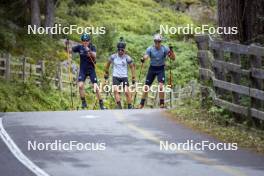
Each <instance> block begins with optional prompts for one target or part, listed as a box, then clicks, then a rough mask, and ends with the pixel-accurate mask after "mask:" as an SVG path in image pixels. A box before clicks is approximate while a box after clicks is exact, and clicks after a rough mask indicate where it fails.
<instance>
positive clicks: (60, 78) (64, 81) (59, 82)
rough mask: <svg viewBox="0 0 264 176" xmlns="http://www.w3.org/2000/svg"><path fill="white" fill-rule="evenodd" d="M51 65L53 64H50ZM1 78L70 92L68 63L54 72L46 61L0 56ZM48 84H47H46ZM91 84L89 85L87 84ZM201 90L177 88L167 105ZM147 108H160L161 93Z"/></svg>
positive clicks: (194, 84)
mask: <svg viewBox="0 0 264 176" xmlns="http://www.w3.org/2000/svg"><path fill="white" fill-rule="evenodd" d="M49 64H51V62H49ZM77 69H78V68H76V71H73V69H71V71H72V72H71V74H72V79H73V81H72V83H73V86H74V92H75V95H77V92H76V91H77V88H76V86H77V85H76V80H77V75H78V72H77ZM46 72H52V73H54V74H46ZM0 78H3V79H6V80H8V81H11V80H18V81H23V82H26V81H28V80H33V81H34V82H35V83H36V84H37V85H41V84H42V82H43V81H44V79H45V80H48V81H49V84H51V85H52V86H53V87H54V88H57V89H59V90H64V91H67V90H70V89H69V86H70V81H69V70H68V63H67V62H62V63H54V65H53V67H52V70H50V68H48V65H47V63H45V62H44V61H39V63H38V64H31V63H29V62H28V60H27V59H26V58H14V57H11V55H10V54H5V55H1V56H0ZM46 83H47V82H46ZM87 84H89V83H87ZM198 89H199V85H198V84H197V82H195V81H190V83H189V84H187V85H186V86H185V87H181V86H177V85H176V86H175V87H174V88H173V89H172V90H171V92H166V94H165V104H166V105H167V107H170V108H173V107H175V106H176V105H177V103H178V102H180V101H179V100H182V99H185V98H188V97H194V96H195V95H196V94H197V92H198ZM141 95H142V92H138V96H137V98H138V100H140V98H141ZM146 106H148V107H151V108H156V107H159V93H158V92H149V95H148V98H147V102H146Z"/></svg>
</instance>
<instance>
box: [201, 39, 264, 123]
mask: <svg viewBox="0 0 264 176" xmlns="http://www.w3.org/2000/svg"><path fill="white" fill-rule="evenodd" d="M196 42H197V45H198V49H199V51H198V60H199V64H200V68H199V72H200V82H201V85H202V87H201V94H202V103H203V104H206V101H207V100H206V99H207V98H208V97H209V95H210V94H211V95H212V96H211V97H212V98H213V101H214V103H215V104H216V105H217V106H220V107H222V108H225V109H227V110H229V111H231V112H234V113H236V114H240V115H244V116H246V117H249V118H251V117H254V118H257V119H261V120H264V86H263V85H264V48H263V47H260V46H256V45H253V44H252V45H249V46H247V45H241V44H237V43H230V42H225V41H221V40H218V39H212V38H211V37H210V36H208V35H199V36H196Z"/></svg>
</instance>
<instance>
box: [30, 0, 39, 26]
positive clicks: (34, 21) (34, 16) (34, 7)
mask: <svg viewBox="0 0 264 176" xmlns="http://www.w3.org/2000/svg"><path fill="white" fill-rule="evenodd" d="M30 8H31V25H32V26H33V25H36V27H40V8H39V0H31V1H30Z"/></svg>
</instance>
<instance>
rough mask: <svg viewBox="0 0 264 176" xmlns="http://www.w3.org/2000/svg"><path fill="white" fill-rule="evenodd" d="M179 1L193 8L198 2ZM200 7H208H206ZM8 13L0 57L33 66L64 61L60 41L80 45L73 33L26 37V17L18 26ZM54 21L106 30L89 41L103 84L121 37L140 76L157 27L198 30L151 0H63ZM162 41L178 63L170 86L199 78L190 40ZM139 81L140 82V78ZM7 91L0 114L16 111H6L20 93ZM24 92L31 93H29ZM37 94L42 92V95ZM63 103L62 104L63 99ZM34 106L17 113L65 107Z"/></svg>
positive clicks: (2, 23) (1, 20)
mask: <svg viewBox="0 0 264 176" xmlns="http://www.w3.org/2000/svg"><path fill="white" fill-rule="evenodd" d="M180 2H182V3H197V1H188V2H187V1H180ZM201 2H202V1H201ZM170 3H171V2H170ZM202 3H207V4H208V2H202ZM209 4H210V3H209ZM8 8H10V7H8V6H6V7H4V6H3V7H1V8H0V14H1V15H2V17H0V39H1V41H3V42H1V43H0V51H1V52H9V53H11V54H12V55H15V56H27V57H28V58H30V61H31V62H32V63H35V62H37V61H38V60H39V59H43V60H46V62H50V61H52V62H54V61H63V60H66V59H67V54H66V52H65V50H64V46H63V45H62V43H61V42H60V41H59V40H60V39H64V38H70V39H71V40H74V41H77V42H79V37H80V36H79V35H77V34H73V35H70V36H65V35H54V36H53V38H50V37H48V36H47V35H28V34H27V31H26V25H25V24H28V23H29V19H28V17H27V14H25V17H24V18H23V16H22V17H21V16H20V17H19V18H18V19H23V20H22V21H21V20H19V21H18V20H17V19H13V18H12V17H13V16H12V13H14V12H13V11H12V10H9V9H8ZM7 12H8V13H7ZM55 17H56V18H55V22H56V23H60V24H62V25H63V26H68V25H71V24H76V25H78V26H83V27H86V26H94V27H98V26H105V27H106V34H105V35H93V40H92V41H93V43H94V44H95V45H96V47H97V53H98V66H97V73H98V75H99V77H100V78H101V79H102V78H103V65H104V64H105V61H106V59H107V58H108V56H109V55H110V54H112V53H113V52H115V50H116V49H115V46H116V43H117V41H118V39H119V37H120V36H123V37H124V38H125V41H126V42H127V52H128V54H129V55H131V56H132V58H133V59H134V60H135V63H136V66H137V74H138V73H139V70H138V69H139V65H140V62H139V59H140V58H141V57H142V55H143V53H144V52H145V50H146V48H147V47H148V46H150V45H152V43H153V41H152V36H153V34H154V33H155V32H156V31H157V30H158V29H159V25H160V24H163V25H169V26H177V25H186V24H195V25H199V24H198V23H197V22H195V21H193V20H192V18H191V17H190V16H188V15H186V14H185V13H183V12H181V11H175V10H173V9H171V8H169V7H167V6H164V3H162V2H160V1H154V0H122V1H119V0H107V1H106V0H93V1H78V3H77V2H76V1H74V0H63V1H59V3H58V4H57V7H56V15H55ZM164 37H165V44H166V45H168V44H169V43H170V44H172V45H173V46H174V50H175V52H176V54H177V60H176V62H174V63H173V65H172V68H173V77H174V84H180V85H184V84H186V83H187V82H188V81H190V80H192V79H196V78H197V75H198V70H197V68H198V67H197V61H196V53H197V49H196V45H195V43H194V41H193V39H192V36H188V38H186V36H180V35H171V36H169V35H168V36H164ZM74 58H75V62H76V63H78V56H77V55H75V56H74ZM146 65H147V63H146ZM146 69H147V67H144V70H143V73H146ZM167 77H168V76H167ZM140 81H143V79H142V80H140ZM14 84H16V83H14ZM8 86H11V87H12V86H15V85H13V83H12V84H10V83H6V82H3V81H1V85H0V87H2V89H0V91H2V92H1V102H0V104H5V105H4V106H3V105H1V106H0V107H1V109H0V110H6V109H8V110H15V109H16V108H9V106H10V107H11V105H10V104H9V103H6V102H7V101H8V100H9V99H10V97H12V96H13V97H14V99H15V97H18V91H9V92H8V96H7V95H6V94H5V92H4V91H5V89H6V87H8ZM3 87H4V88H3ZM26 89H27V87H26ZM11 90H12V89H11ZM28 90H29V94H30V92H31V91H32V90H30V89H28ZM39 91H40V92H41V93H43V92H42V90H39ZM55 92H57V94H56V96H59V97H61V99H64V95H63V94H61V93H59V92H58V91H55ZM2 95H3V96H2ZM54 95H55V94H54ZM56 96H55V97H56ZM51 97H52V96H51ZM11 99H12V98H11ZM51 99H52V98H51ZM55 99H57V98H55ZM55 99H54V100H55ZM64 100H65V101H66V100H67V99H64ZM34 101H35V100H34V99H33V100H32V102H29V103H28V105H27V106H22V107H20V108H18V109H17V110H20V111H23V110H32V109H35V110H40V109H42V107H43V109H49V108H51V109H64V108H65V107H66V108H67V107H68V106H61V105H60V104H56V103H55V104H54V107H50V106H49V105H47V104H45V103H43V104H41V103H40V105H39V108H32V107H33V106H35V105H34ZM16 103H18V102H17V101H14V102H13V103H12V106H14V107H17V105H14V104H16ZM68 103H69V102H68ZM66 104H67V103H66Z"/></svg>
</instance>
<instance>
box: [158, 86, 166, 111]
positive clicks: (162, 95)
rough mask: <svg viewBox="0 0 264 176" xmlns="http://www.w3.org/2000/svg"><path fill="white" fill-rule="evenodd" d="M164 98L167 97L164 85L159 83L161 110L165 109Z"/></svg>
mask: <svg viewBox="0 0 264 176" xmlns="http://www.w3.org/2000/svg"><path fill="white" fill-rule="evenodd" d="M164 97H165V93H164V84H163V83H159V98H160V107H161V108H164Z"/></svg>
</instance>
